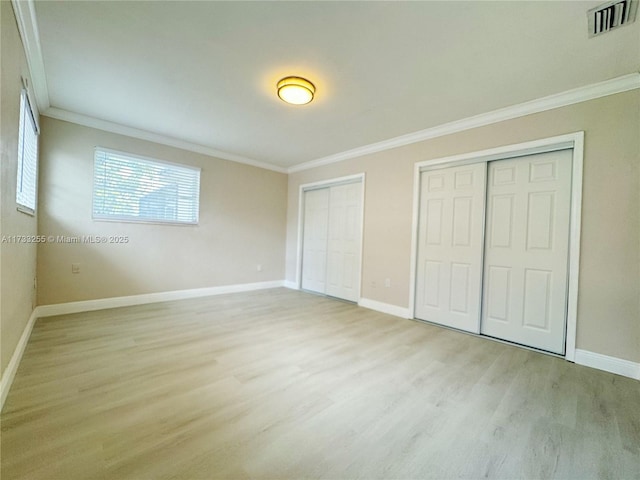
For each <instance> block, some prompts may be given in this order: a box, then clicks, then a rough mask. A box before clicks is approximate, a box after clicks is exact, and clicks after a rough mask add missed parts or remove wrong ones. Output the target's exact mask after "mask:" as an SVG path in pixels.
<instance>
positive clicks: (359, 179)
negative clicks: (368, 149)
mask: <svg viewBox="0 0 640 480" xmlns="http://www.w3.org/2000/svg"><path fill="white" fill-rule="evenodd" d="M347 183H362V188H361V189H360V190H361V195H362V197H361V198H360V219H361V221H360V258H359V259H358V262H359V266H358V268H359V270H360V281H359V282H358V299H360V296H361V292H362V246H363V243H364V191H365V174H364V172H363V173H357V174H355V175H347V176H344V177H337V178H331V179H327V180H321V181H318V182H311V183H303V184H301V185H300V186H299V187H298V245H297V251H296V282H295V285H296V286H295V288H297V289H298V290H300V289H302V236H303V228H304V192H305V191H308V190H315V189H317V188H326V187H332V186H335V185H344V184H347Z"/></svg>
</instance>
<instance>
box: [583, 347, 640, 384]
mask: <svg viewBox="0 0 640 480" xmlns="http://www.w3.org/2000/svg"><path fill="white" fill-rule="evenodd" d="M575 362H576V363H577V364H579V365H584V366H586V367H591V368H597V369H598V370H604V371H605V372H610V373H615V374H617V375H622V376H624V377H630V378H634V379H636V380H640V363H635V362H631V361H629V360H623V359H621V358H617V357H610V356H608V355H602V354H600V353H594V352H590V351H588V350H579V349H576V357H575Z"/></svg>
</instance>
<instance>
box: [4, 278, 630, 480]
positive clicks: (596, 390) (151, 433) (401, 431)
mask: <svg viewBox="0 0 640 480" xmlns="http://www.w3.org/2000/svg"><path fill="white" fill-rule="evenodd" d="M1 421H2V439H1V453H2V457H1V474H2V479H3V480H9V479H33V480H37V479H54V480H56V479H61V480H62V479H64V480H73V479H214V478H233V479H243V478H255V479H276V478H277V479H302V478H305V479H306V478H331V479H343V478H345V479H346V478H365V479H376V478H416V479H417V478H504V479H512V478H527V479H529V478H531V479H533V478H535V479H537V478H562V479H564V478H575V479H589V478H594V479H595V478H598V479H638V478H640V382H638V381H635V380H632V379H628V378H624V377H620V376H616V375H612V374H608V373H604V372H600V371H597V370H593V369H590V368H586V367H581V366H578V365H575V364H571V363H568V362H566V361H564V360H562V359H558V358H553V357H550V356H547V355H542V354H539V353H535V352H531V351H527V350H524V349H520V348H517V347H513V346H509V345H504V344H500V343H497V342H493V341H490V340H486V339H482V338H477V337H473V336H469V335H464V334H461V333H458V332H454V331H450V330H446V329H442V328H438V327H435V326H430V325H426V324H422V323H419V322H414V321H410V320H402V319H398V318H395V317H391V316H388V315H384V314H381V313H377V312H374V311H371V310H367V309H364V308H359V307H357V306H354V305H351V304H348V303H343V302H339V301H336V300H331V299H327V298H322V297H318V296H314V295H310V294H306V293H301V292H295V291H291V290H286V289H273V290H263V291H257V292H251V293H241V294H231V295H221V296H216V297H208V298H200V299H192V300H184V301H176V302H167V303H158V304H153V305H144V306H135V307H127V308H119V309H112V310H104V311H97V312H89V313H82V314H74V315H64V316H59V317H52V318H45V319H40V320H38V322H37V323H36V326H35V328H34V331H33V334H32V336H31V339H30V341H29V344H28V346H27V350H26V352H25V355H24V358H23V360H22V363H21V365H20V368H19V370H18V373H17V376H16V378H15V382H14V384H13V387H12V389H11V391H10V393H9V396H8V398H7V401H6V405H5V408H4V411H3V413H2V418H1Z"/></svg>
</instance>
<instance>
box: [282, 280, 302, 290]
mask: <svg viewBox="0 0 640 480" xmlns="http://www.w3.org/2000/svg"><path fill="white" fill-rule="evenodd" d="M283 286H284V287H286V288H290V289H291V290H300V288H299V287H298V284H297V283H296V282H290V281H289V280H285V281H284V283H283Z"/></svg>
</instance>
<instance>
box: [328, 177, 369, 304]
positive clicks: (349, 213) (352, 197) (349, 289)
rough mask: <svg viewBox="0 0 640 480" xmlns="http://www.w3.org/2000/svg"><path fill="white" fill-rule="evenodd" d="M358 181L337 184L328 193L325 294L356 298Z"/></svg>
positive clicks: (353, 300) (358, 273) (354, 299)
mask: <svg viewBox="0 0 640 480" xmlns="http://www.w3.org/2000/svg"><path fill="white" fill-rule="evenodd" d="M361 198H362V183H361V182H358V183H350V184H346V185H337V186H332V187H331V188H330V194H329V241H328V261H327V288H326V293H327V295H331V296H332V297H338V298H343V299H345V300H350V301H352V302H357V301H358V296H359V286H360V244H361V241H360V235H361V222H362V218H361V216H362V215H361V212H362V208H361Z"/></svg>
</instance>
